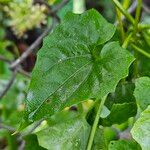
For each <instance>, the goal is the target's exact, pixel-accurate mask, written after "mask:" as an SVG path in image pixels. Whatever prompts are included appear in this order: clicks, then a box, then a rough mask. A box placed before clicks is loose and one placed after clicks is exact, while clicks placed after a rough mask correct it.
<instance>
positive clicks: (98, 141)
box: [92, 126, 117, 150]
mask: <svg viewBox="0 0 150 150" xmlns="http://www.w3.org/2000/svg"><path fill="white" fill-rule="evenodd" d="M116 139H117V132H116V131H115V130H114V129H113V128H111V127H102V126H100V127H99V128H98V129H97V131H96V133H95V137H94V141H93V146H92V150H108V145H109V143H110V141H112V140H116Z"/></svg>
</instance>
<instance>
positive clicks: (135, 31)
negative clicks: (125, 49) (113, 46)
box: [133, 0, 142, 35]
mask: <svg viewBox="0 0 150 150" xmlns="http://www.w3.org/2000/svg"><path fill="white" fill-rule="evenodd" d="M141 8H142V0H138V5H137V9H136V14H135V24H134V29H133V34H134V35H136V33H137V30H138V22H139V20H140V14H141Z"/></svg>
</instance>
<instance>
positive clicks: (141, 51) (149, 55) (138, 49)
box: [131, 44, 150, 58]
mask: <svg viewBox="0 0 150 150" xmlns="http://www.w3.org/2000/svg"><path fill="white" fill-rule="evenodd" d="M131 45H132V47H133V48H134V49H135V50H136V51H138V52H140V53H141V54H143V55H144V56H146V57H148V58H150V54H149V53H147V52H145V51H144V50H143V49H141V48H139V47H137V46H136V45H134V44H131Z"/></svg>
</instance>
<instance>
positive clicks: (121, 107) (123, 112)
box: [101, 102, 137, 126]
mask: <svg viewBox="0 0 150 150" xmlns="http://www.w3.org/2000/svg"><path fill="white" fill-rule="evenodd" d="M136 113H137V106H136V103H132V102H131V103H123V104H113V106H112V108H111V111H110V114H109V115H108V116H107V117H106V118H103V119H101V124H102V125H103V126H111V125H113V124H121V123H123V122H125V121H127V120H128V118H130V117H133V116H135V115H136Z"/></svg>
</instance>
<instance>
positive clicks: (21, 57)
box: [10, 0, 69, 69]
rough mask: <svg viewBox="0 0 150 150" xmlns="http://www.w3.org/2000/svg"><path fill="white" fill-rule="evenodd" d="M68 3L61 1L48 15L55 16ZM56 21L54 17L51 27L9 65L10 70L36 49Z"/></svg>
mask: <svg viewBox="0 0 150 150" xmlns="http://www.w3.org/2000/svg"><path fill="white" fill-rule="evenodd" d="M68 1H69V0H63V1H62V3H60V4H59V5H57V6H56V7H55V9H53V11H51V12H50V14H51V15H52V14H56V13H57V11H58V10H60V9H61V8H62V7H63V6H64V5H66V4H67V3H68ZM56 19H57V20H58V18H56V17H54V18H53V23H52V25H51V26H50V27H48V28H47V29H46V30H45V31H44V32H43V33H42V34H41V35H40V36H39V37H38V38H37V40H36V41H35V42H34V43H33V44H32V45H31V46H30V47H29V48H28V49H27V50H26V51H25V52H24V53H23V54H22V55H21V56H20V57H19V58H18V59H17V60H15V61H14V62H13V63H12V64H11V65H10V68H11V69H15V68H17V67H18V66H19V65H20V64H21V63H22V62H23V61H24V60H25V59H26V58H27V57H28V56H29V55H30V54H31V53H32V52H33V51H34V50H35V49H36V48H37V47H38V45H39V44H40V43H41V42H42V40H43V38H44V37H45V36H46V35H47V34H48V33H49V32H50V31H51V30H52V29H53V26H54V25H55V21H56Z"/></svg>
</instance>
